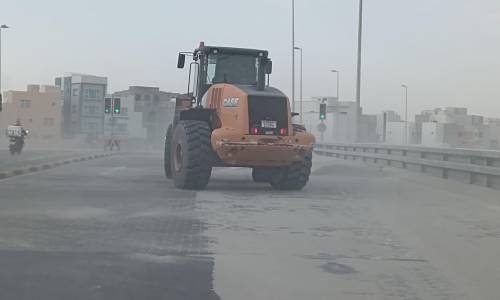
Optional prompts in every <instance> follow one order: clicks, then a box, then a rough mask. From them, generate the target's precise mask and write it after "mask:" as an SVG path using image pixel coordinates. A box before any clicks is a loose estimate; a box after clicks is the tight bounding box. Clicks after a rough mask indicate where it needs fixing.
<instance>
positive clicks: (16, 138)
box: [7, 125, 29, 155]
mask: <svg viewBox="0 0 500 300" xmlns="http://www.w3.org/2000/svg"><path fill="white" fill-rule="evenodd" d="M28 133H29V131H28V130H25V129H23V128H22V127H21V126H19V125H14V126H12V125H11V126H9V127H8V128H7V136H8V137H9V142H10V143H9V151H10V154H11V155H15V154H18V155H19V154H21V152H22V151H23V147H24V137H25V136H27V135H28Z"/></svg>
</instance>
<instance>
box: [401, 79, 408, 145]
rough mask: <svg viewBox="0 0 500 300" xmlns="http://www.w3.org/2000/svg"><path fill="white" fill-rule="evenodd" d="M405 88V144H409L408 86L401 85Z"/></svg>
mask: <svg viewBox="0 0 500 300" xmlns="http://www.w3.org/2000/svg"><path fill="white" fill-rule="evenodd" d="M401 87H402V88H404V89H405V145H408V86H407V85H406V84H402V85H401Z"/></svg>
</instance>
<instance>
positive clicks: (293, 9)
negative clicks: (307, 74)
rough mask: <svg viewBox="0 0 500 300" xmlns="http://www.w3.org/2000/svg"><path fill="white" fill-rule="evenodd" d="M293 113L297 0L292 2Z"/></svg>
mask: <svg viewBox="0 0 500 300" xmlns="http://www.w3.org/2000/svg"><path fill="white" fill-rule="evenodd" d="M292 111H293V112H295V0H292Z"/></svg>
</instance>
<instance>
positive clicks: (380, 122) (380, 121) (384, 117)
mask: <svg viewBox="0 0 500 300" xmlns="http://www.w3.org/2000/svg"><path fill="white" fill-rule="evenodd" d="M376 118H377V125H376V133H377V141H378V142H380V143H384V142H385V141H386V134H387V123H388V122H399V121H401V117H400V116H399V115H398V114H397V113H396V112H395V111H392V110H386V111H383V112H382V113H381V114H378V115H377V116H376Z"/></svg>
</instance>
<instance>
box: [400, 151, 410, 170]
mask: <svg viewBox="0 0 500 300" xmlns="http://www.w3.org/2000/svg"><path fill="white" fill-rule="evenodd" d="M407 152H408V151H406V150H403V156H405V157H406V156H407V155H406V153H407ZM401 166H402V167H403V169H406V162H404V161H403V162H402V163H401Z"/></svg>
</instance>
